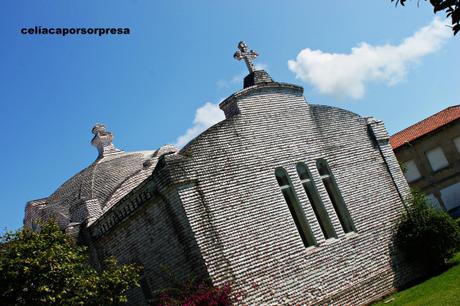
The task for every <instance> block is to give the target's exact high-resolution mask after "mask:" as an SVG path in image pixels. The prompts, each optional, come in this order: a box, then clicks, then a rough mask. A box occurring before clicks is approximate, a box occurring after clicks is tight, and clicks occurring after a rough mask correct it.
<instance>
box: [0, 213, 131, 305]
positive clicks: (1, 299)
mask: <svg viewBox="0 0 460 306" xmlns="http://www.w3.org/2000/svg"><path fill="white" fill-rule="evenodd" d="M139 273H140V267H139V266H137V265H117V262H116V260H115V259H114V258H108V259H107V260H105V262H104V269H103V270H102V271H100V272H98V271H96V270H95V269H94V268H93V267H91V265H90V264H89V259H88V255H87V250H86V248H85V247H83V246H78V245H76V244H75V243H74V242H73V240H72V238H71V237H69V236H68V235H66V234H65V233H63V232H62V231H61V230H60V229H59V226H58V225H57V224H56V223H54V222H48V223H46V224H43V225H42V227H41V229H40V231H39V232H36V231H32V230H30V229H22V230H19V231H16V232H9V233H6V234H4V235H2V236H1V237H0V305H117V304H120V303H123V302H125V301H126V300H127V297H126V295H125V293H126V291H127V290H128V289H129V288H130V287H138V286H139Z"/></svg>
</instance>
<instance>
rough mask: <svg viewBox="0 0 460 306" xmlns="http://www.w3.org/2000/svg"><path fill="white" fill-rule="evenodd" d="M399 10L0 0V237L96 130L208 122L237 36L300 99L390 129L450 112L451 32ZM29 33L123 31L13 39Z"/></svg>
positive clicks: (237, 75)
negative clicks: (38, 29)
mask: <svg viewBox="0 0 460 306" xmlns="http://www.w3.org/2000/svg"><path fill="white" fill-rule="evenodd" d="M412 2H413V3H407V5H406V7H398V8H395V7H394V5H393V4H392V3H391V2H390V1H389V0H388V1H386V0H381V1H368V0H367V1H366V0H355V1H340V0H335V1H299V0H297V1H289V0H283V1H262V0H257V1H238V0H234V1H223V0H222V1H211V0H208V1H199V0H194V1H161V2H160V1H141V0H132V1H127V0H123V1H94V0H91V1H62V0H59V1H57V0H54V1H51V0H50V1H43V0H34V1H19V0H3V1H1V2H0V128H1V130H2V134H1V135H2V137H1V140H0V141H1V142H0V144H1V159H0V169H1V171H0V228H4V227H7V228H9V229H15V228H18V227H20V226H21V225H22V218H23V211H24V205H25V203H26V202H27V201H28V200H32V199H37V198H41V197H46V196H48V195H50V194H51V193H52V192H53V191H54V190H55V189H56V188H57V187H58V186H59V185H60V184H62V183H63V182H64V181H65V180H66V179H68V178H70V177H71V176H72V175H74V174H75V173H77V172H78V171H79V170H81V169H82V168H84V167H86V166H87V165H89V164H90V163H91V162H92V161H94V159H95V158H96V156H97V152H96V149H95V148H93V147H91V145H90V144H89V142H90V140H91V136H92V134H91V128H92V126H93V125H94V124H95V123H97V122H102V123H105V124H106V125H107V128H108V130H110V131H112V132H113V133H114V135H115V141H114V142H115V144H116V145H117V146H118V147H119V148H121V149H124V150H126V151H136V150H146V149H155V148H158V147H159V146H161V145H163V144H167V143H179V144H180V143H181V142H184V141H186V140H187V139H189V138H190V137H192V136H193V135H195V134H196V133H198V132H199V131H200V130H202V129H203V128H206V127H207V126H208V125H209V124H212V123H213V122H215V121H217V120H219V119H220V116H221V115H220V113H218V111H216V106H215V105H216V103H218V102H219V101H220V100H221V99H223V98H225V97H227V96H229V95H230V94H232V93H233V92H234V91H236V90H238V89H240V88H241V87H242V81H241V77H242V76H244V75H245V74H246V68H245V66H244V64H243V63H240V62H237V61H235V60H234V59H233V53H234V52H235V50H236V46H237V43H238V41H240V40H245V41H246V42H247V43H248V45H249V47H250V48H252V49H255V50H257V51H258V52H259V53H260V57H259V58H258V59H257V60H256V63H257V64H258V65H259V67H264V68H265V69H266V70H267V71H268V72H269V73H270V74H271V76H272V77H273V79H275V80H277V81H281V82H289V83H295V84H299V85H302V86H304V88H305V96H306V98H307V101H309V102H311V103H316V104H328V105H334V106H338V107H342V108H345V109H348V110H351V111H354V112H356V113H359V114H361V115H366V116H374V117H377V118H379V119H382V120H384V122H385V124H386V126H387V129H388V130H389V132H390V133H394V132H397V131H399V130H401V129H403V128H405V127H407V126H409V125H410V124H413V123H415V122H416V121H418V120H421V119H423V118H424V117H427V116H429V115H430V114H432V113H435V112H437V111H439V110H441V109H443V108H445V107H447V106H450V105H454V104H458V103H460V101H459V100H460V99H459V98H458V97H459V96H460V86H458V68H459V67H460V58H459V57H458V50H460V37H450V36H449V35H446V34H445V31H444V30H443V29H442V27H443V26H442V27H440V26H439V23H440V22H441V21H440V20H439V21H436V20H435V21H434V15H433V14H432V9H431V8H430V7H429V5H428V4H426V3H425V2H423V1H422V2H421V4H420V8H417V6H416V1H412ZM33 26H42V27H104V28H105V27H112V26H113V27H123V28H125V27H128V28H130V35H107V36H102V37H99V36H88V35H87V36H82V35H74V36H65V37H62V36H53V35H46V36H42V35H22V34H21V33H20V30H21V28H24V27H27V28H28V27H33ZM424 27H425V28H424ZM362 43H365V44H362ZM352 48H354V49H352ZM352 50H353V51H352ZM290 60H291V64H288V61H290ZM324 60H327V63H328V64H327V65H326V64H324V65H323V64H322V63H323V62H324ZM455 68H456V69H455ZM197 110H198V112H197ZM187 133H188V134H187ZM181 135H186V138H182V140H180V138H179V137H180V136H181ZM184 139H185V140H184Z"/></svg>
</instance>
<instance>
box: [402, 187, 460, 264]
mask: <svg viewBox="0 0 460 306" xmlns="http://www.w3.org/2000/svg"><path fill="white" fill-rule="evenodd" d="M408 202H409V203H408V204H409V205H408V209H407V211H406V212H405V213H404V214H403V215H402V216H401V219H400V220H399V222H398V223H397V225H396V230H395V234H394V238H395V242H396V245H397V246H398V248H399V249H400V250H401V251H403V253H405V254H406V256H407V257H408V258H409V259H410V260H416V261H419V262H421V263H422V264H423V265H424V266H425V267H426V268H427V269H429V270H432V271H436V270H438V269H440V268H442V267H443V266H444V265H445V263H446V260H447V259H450V258H452V257H453V256H454V255H455V252H457V251H458V250H459V249H460V227H459V226H458V224H457V223H456V222H455V220H454V219H453V218H451V217H450V216H449V215H448V214H447V213H446V212H444V211H438V210H435V209H434V208H432V207H431V206H430V205H429V204H428V202H427V199H426V197H425V195H424V194H423V193H421V192H419V191H415V190H413V191H412V195H411V197H410V200H409V201H408Z"/></svg>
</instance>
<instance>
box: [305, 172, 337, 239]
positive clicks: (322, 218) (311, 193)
mask: <svg viewBox="0 0 460 306" xmlns="http://www.w3.org/2000/svg"><path fill="white" fill-rule="evenodd" d="M296 168H297V174H298V175H299V178H300V181H301V182H302V185H303V188H304V190H305V193H306V194H307V197H308V200H309V201H310V205H311V207H312V208H313V211H314V212H315V216H316V219H317V220H318V223H319V226H320V227H321V231H322V232H323V235H324V237H325V238H326V239H329V238H333V237H337V236H336V234H335V231H334V227H333V226H332V223H331V219H330V218H329V215H328V213H327V211H326V209H325V207H324V205H323V202H322V201H321V198H320V196H319V194H318V190H317V189H316V187H315V184H314V182H313V179H312V176H311V174H310V171H309V170H308V168H307V166H306V165H305V164H304V163H298V164H297V167H296Z"/></svg>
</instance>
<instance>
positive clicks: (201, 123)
mask: <svg viewBox="0 0 460 306" xmlns="http://www.w3.org/2000/svg"><path fill="white" fill-rule="evenodd" d="M224 119H225V116H224V112H223V111H222V110H221V109H220V108H219V105H218V104H213V103H210V102H207V103H206V104H205V105H203V106H201V107H199V108H198V109H197V110H196V112H195V119H193V125H192V127H191V128H189V129H188V130H187V131H186V132H185V133H184V134H183V135H181V136H179V137H178V138H177V140H176V144H175V146H176V147H183V146H184V145H186V144H187V143H188V142H189V141H190V140H192V139H193V138H195V137H196V136H198V135H199V134H200V133H201V132H203V131H204V130H206V129H207V128H209V127H210V126H212V125H214V124H216V123H217V122H220V121H222V120H224Z"/></svg>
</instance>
